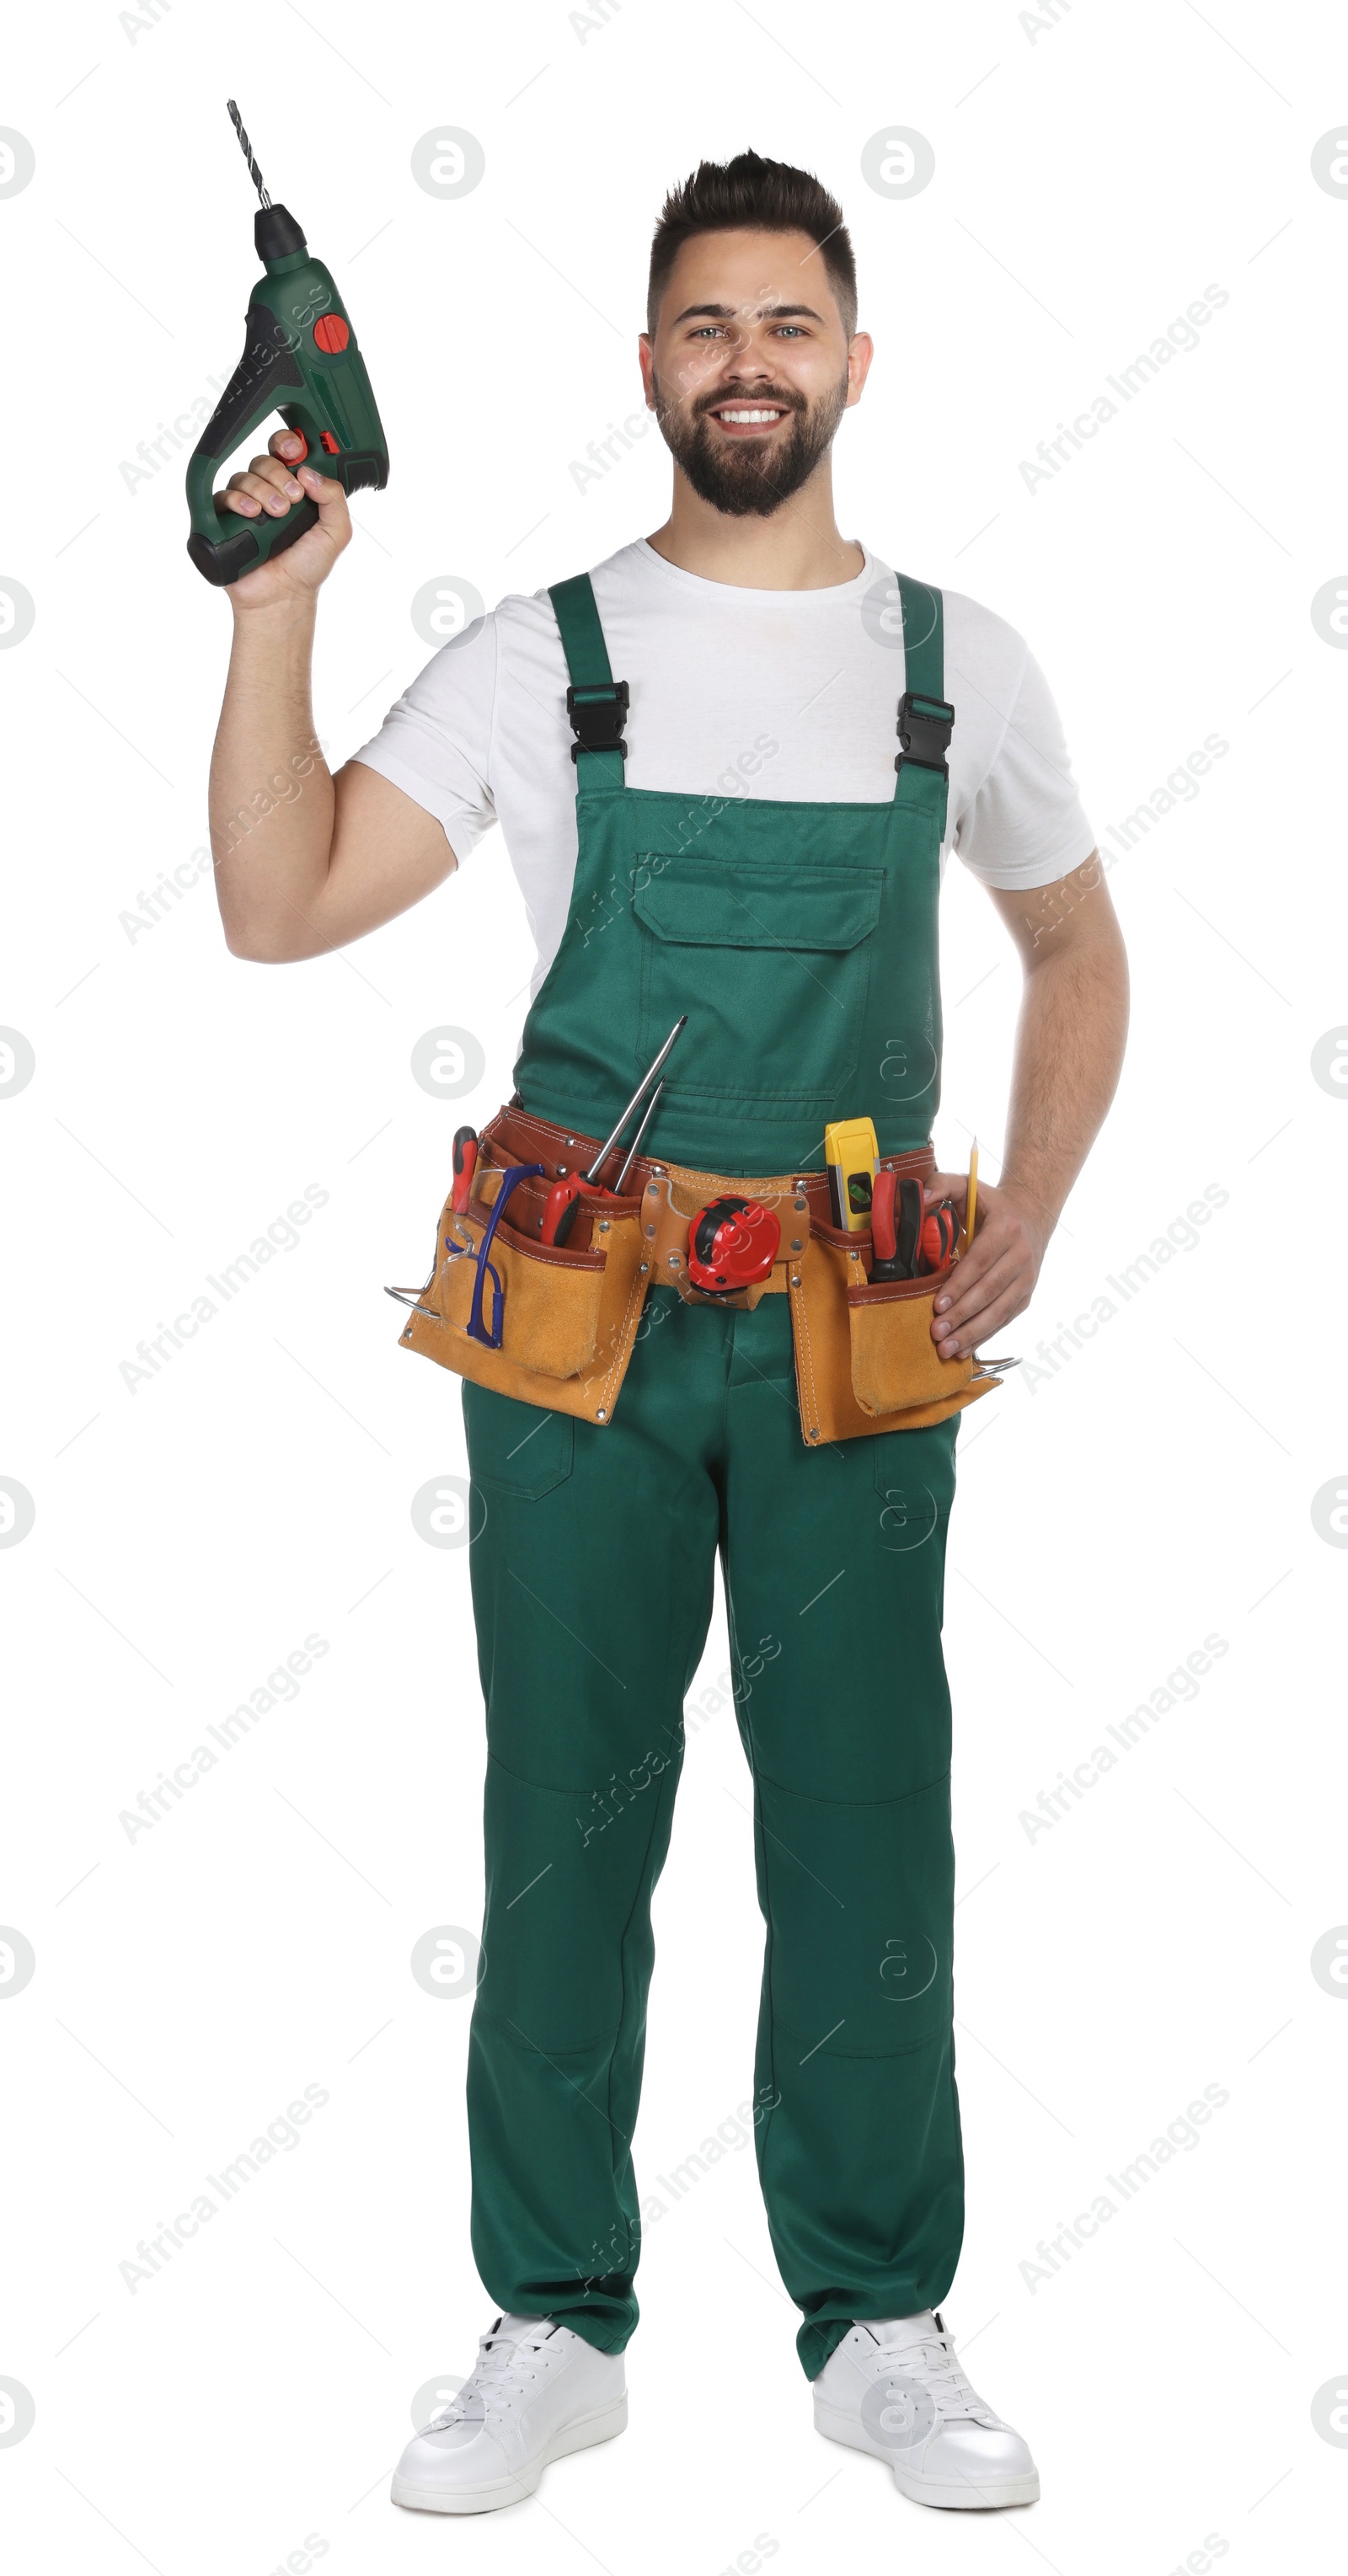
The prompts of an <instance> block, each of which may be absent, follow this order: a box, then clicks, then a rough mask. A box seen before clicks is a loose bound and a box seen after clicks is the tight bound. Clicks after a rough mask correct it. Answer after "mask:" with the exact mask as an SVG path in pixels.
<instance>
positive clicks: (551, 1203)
mask: <svg viewBox="0 0 1348 2576" xmlns="http://www.w3.org/2000/svg"><path fill="white" fill-rule="evenodd" d="M687 1024H688V1014H687V1012H686V1011H684V1012H682V1013H681V1014H680V1016H679V1018H678V1019H677V1020H676V1021H675V1023H674V1026H673V1028H672V1029H671V1030H670V1032H669V1035H668V1037H667V1038H666V1040H665V1043H664V1045H663V1046H662V1047H661V1049H660V1052H659V1054H658V1055H657V1056H655V1057H654V1058H653V1059H652V1061H651V1063H650V1064H648V1065H647V1067H646V1070H645V1072H644V1073H643V1075H642V1077H641V1080H640V1082H639V1083H638V1084H637V1087H636V1090H635V1091H634V1092H633V1094H632V1097H631V1099H630V1100H629V1101H628V1104H627V1107H626V1108H625V1109H624V1111H623V1114H622V1116H621V1118H620V1119H619V1120H618V1123H617V1126H616V1127H615V1128H614V1129H613V1132H612V1134H611V1135H610V1136H608V1137H606V1138H605V1141H604V1143H603V1144H602V1145H601V1146H600V1148H599V1151H598V1153H597V1154H596V1155H595V1158H594V1161H593V1162H592V1163H591V1165H590V1168H589V1170H588V1171H587V1172H564V1173H563V1174H562V1177H561V1179H560V1180H559V1181H554V1182H553V1185H552V1187H551V1189H550V1190H549V1192H548V1197H547V1205H546V1206H545V1208H544V1210H543V1241H544V1242H545V1243H565V1242H566V1239H567V1237H568V1235H569V1234H570V1232H571V1229H572V1227H573V1225H574V1224H575V1222H576V1209H577V1207H578V1205H579V1203H580V1195H581V1192H582V1190H589V1191H591V1192H597V1193H598V1195H599V1196H600V1197H601V1198H606V1199H607V1198H614V1197H616V1196H617V1191H616V1190H606V1189H604V1188H602V1186H601V1184H600V1180H599V1175H600V1173H601V1172H602V1170H603V1168H604V1165H605V1163H606V1162H607V1161H608V1158H609V1156H610V1154H611V1153H612V1151H613V1148H614V1146H615V1145H616V1144H617V1142H618V1138H619V1137H620V1136H621V1134H622V1132H623V1129H624V1127H625V1126H626V1125H627V1121H628V1119H629V1118H630V1117H631V1115H632V1112H633V1110H634V1109H636V1108H638V1107H639V1106H640V1104H641V1102H642V1101H643V1100H645V1099H646V1094H647V1092H648V1091H649V1090H650V1087H651V1084H652V1083H653V1082H654V1083H655V1085H656V1088H655V1092H654V1094H653V1096H652V1097H651V1099H650V1100H649V1101H647V1102H646V1110H645V1115H644V1116H643V1118H642V1121H641V1124H640V1126H639V1127H638V1129H637V1132H636V1135H635V1136H634V1138H633V1140H632V1146H631V1151H630V1152H629V1153H628V1156H627V1159H626V1161H625V1162H624V1164H623V1167H622V1170H621V1172H620V1173H619V1175H618V1183H619V1186H620V1187H621V1184H622V1183H623V1182H624V1181H625V1180H626V1178H627V1175H628V1172H629V1171H630V1169H631V1166H632V1160H633V1157H634V1155H635V1153H636V1150H637V1147H638V1145H639V1144H640V1143H641V1139H642V1137H643V1136H644V1135H645V1133H646V1129H647V1127H648V1126H649V1124H650V1119H651V1112H652V1111H653V1109H654V1107H655V1103H656V1100H657V1099H658V1098H659V1096H660V1093H661V1092H662V1091H663V1089H664V1084H663V1082H659V1081H657V1080H656V1077H657V1075H658V1074H659V1073H660V1070H661V1067H662V1066H663V1064H664V1063H665V1060H666V1058H667V1056H668V1055H669V1052H670V1049H671V1048H672V1046H673V1045H674V1042H675V1040H676V1038H678V1036H679V1035H680V1033H681V1032H682V1030H683V1029H685V1028H686V1027H687Z"/></svg>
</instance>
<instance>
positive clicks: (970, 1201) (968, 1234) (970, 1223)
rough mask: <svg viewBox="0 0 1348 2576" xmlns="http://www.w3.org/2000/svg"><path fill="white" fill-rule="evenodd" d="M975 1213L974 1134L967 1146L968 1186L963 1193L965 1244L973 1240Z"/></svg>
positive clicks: (975, 1163) (976, 1204)
mask: <svg viewBox="0 0 1348 2576" xmlns="http://www.w3.org/2000/svg"><path fill="white" fill-rule="evenodd" d="M977 1213H978V1138H977V1137H976V1136H975V1138H974V1141H973V1143H972V1145H971V1146H970V1148H969V1187H968V1190H967V1191H966V1193H965V1199H964V1240H965V1243H966V1244H970V1243H972V1242H973V1239H974V1219H975V1217H976V1215H977Z"/></svg>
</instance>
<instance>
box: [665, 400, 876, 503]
mask: <svg viewBox="0 0 1348 2576" xmlns="http://www.w3.org/2000/svg"><path fill="white" fill-rule="evenodd" d="M652 390H653V392H654V396H655V417H656V419H657V421H658V422H659V425H660V432H661V435H662V437H663V439H664V442H665V445H666V447H667V448H668V449H669V452H670V454H671V456H672V457H673V459H674V462H675V464H676V465H678V466H680V467H681V468H682V470H683V472H684V473H685V474H686V475H687V477H688V480H689V482H690V483H691V484H692V487H693V490H694V491H695V492H696V493H697V495H698V497H699V499H700V500H703V501H709V502H710V503H711V506H712V508H713V509H714V510H722V511H724V512H725V514H726V516H727V518H731V519H744V518H748V517H750V516H751V515H752V516H753V517H755V518H759V519H770V518H771V517H772V514H773V511H774V510H779V509H780V508H781V506H782V503H783V501H789V500H790V498H791V495H792V493H793V492H798V491H799V490H800V487H801V485H802V483H807V482H808V481H809V478H810V476H811V475H812V474H813V472H814V469H815V467H816V465H817V464H818V462H819V459H820V457H821V456H823V455H824V454H825V452H826V451H827V449H828V448H829V447H830V446H831V445H832V443H833V436H834V432H835V431H836V429H837V426H838V423H839V421H840V420H841V418H842V416H843V412H844V410H845V408H846V404H847V378H846V376H844V377H843V379H842V382H841V383H840V384H839V385H838V386H837V387H836V388H835V390H834V391H833V393H831V394H826V395H824V396H823V397H822V399H821V400H820V401H819V402H817V403H816V404H815V406H814V408H813V410H810V409H809V408H808V407H807V406H806V405H805V404H804V403H802V401H801V398H800V396H799V395H793V394H786V393H772V394H761V393H754V394H745V395H742V396H741V397H740V399H741V401H742V402H743V403H744V404H745V406H746V408H747V407H748V406H749V405H751V404H757V403H766V402H772V403H774V404H781V405H783V406H784V407H785V408H786V409H787V410H789V411H790V412H791V413H792V414H793V419H792V423H791V429H790V433H789V435H788V436H787V437H786V438H785V439H783V440H782V442H781V444H780V446H777V447H770V446H769V444H768V442H767V440H766V439H762V440H760V439H746V440H744V441H742V442H741V441H740V440H736V441H735V442H734V443H733V444H732V443H731V441H730V440H729V439H725V438H722V439H720V440H719V441H718V440H717V434H716V432H715V431H714V430H713V428H712V426H711V422H710V420H709V419H708V417H707V414H708V412H709V411H710V410H711V407H712V404H713V403H723V402H726V401H732V400H733V399H734V397H733V395H727V394H724V393H720V394H716V395H713V396H712V397H711V398H710V399H709V401H708V402H707V404H706V406H705V408H704V409H703V410H702V411H701V412H700V413H698V414H697V415H696V416H695V417H694V419H693V420H692V421H691V423H690V422H689V420H688V418H687V416H686V414H684V413H682V412H680V411H677V410H676V409H675V408H674V406H673V405H672V404H671V403H669V402H668V401H667V400H666V398H665V396H664V394H663V393H662V392H661V389H660V385H659V381H658V379H657V380H655V381H654V383H653V386H652ZM774 436H775V433H774Z"/></svg>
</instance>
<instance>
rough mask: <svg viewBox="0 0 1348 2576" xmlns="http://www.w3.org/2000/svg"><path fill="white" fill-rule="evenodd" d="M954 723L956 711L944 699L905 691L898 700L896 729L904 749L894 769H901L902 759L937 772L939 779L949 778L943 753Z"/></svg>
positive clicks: (920, 767)
mask: <svg viewBox="0 0 1348 2576" xmlns="http://www.w3.org/2000/svg"><path fill="white" fill-rule="evenodd" d="M954 722H955V710H954V708H953V707H952V706H949V705H948V704H947V702H946V700H945V699H944V698H924V697H923V696H921V695H920V693H918V692H915V691H914V690H912V689H905V690H904V693H903V696H902V697H901V698H900V700H899V721H898V725H897V727H896V731H897V733H898V737H899V740H900V742H901V743H902V745H903V749H902V750H901V752H900V753H899V755H898V758H897V759H896V760H895V763H894V766H895V768H896V769H902V767H903V764H904V762H905V760H912V761H916V763H917V766H918V768H919V769H936V770H939V771H940V773H941V775H942V777H946V778H948V777H949V775H950V772H949V768H948V765H947V762H946V753H947V752H948V751H949V749H950V736H951V732H952V729H953V727H954Z"/></svg>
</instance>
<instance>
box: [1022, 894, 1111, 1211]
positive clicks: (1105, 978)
mask: <svg viewBox="0 0 1348 2576" xmlns="http://www.w3.org/2000/svg"><path fill="white" fill-rule="evenodd" d="M1127 1029H1128V966H1127V959H1126V957H1125V954H1124V948H1123V941H1122V938H1121V937H1120V935H1119V932H1118V927H1117V924H1116V923H1115V922H1114V921H1113V919H1112V917H1111V918H1110V919H1109V920H1108V921H1107V922H1104V923H1102V924H1101V925H1100V928H1099V931H1098V933H1097V935H1096V936H1095V937H1094V938H1093V939H1091V940H1090V941H1089V942H1088V943H1087V944H1086V945H1085V946H1084V947H1065V948H1064V949H1063V951H1062V953H1061V954H1060V955H1055V954H1054V953H1053V950H1052V947H1051V946H1050V947H1049V949H1048V952H1047V954H1045V955H1044V956H1043V957H1042V959H1040V960H1038V961H1036V962H1035V963H1034V964H1032V965H1031V966H1030V967H1029V970H1028V972H1027V974H1026V979H1025V991H1024V996H1023V999H1022V1003H1021V1011H1020V1019H1019V1023H1018V1026H1017V1030H1016V1045H1015V1055H1014V1059H1013V1064H1012V1074H1011V1099H1010V1108H1009V1113H1008V1118H1007V1131H1006V1147H1005V1152H1004V1155H1003V1160H1002V1170H1001V1178H1000V1182H999V1187H1000V1188H1002V1189H1004V1190H1010V1191H1012V1192H1013V1193H1014V1194H1015V1195H1016V1196H1018V1197H1020V1198H1023V1199H1027V1200H1029V1201H1030V1202H1031V1204H1032V1205H1033V1206H1034V1207H1035V1208H1036V1209H1038V1210H1039V1212H1040V1213H1041V1215H1042V1217H1043V1219H1044V1220H1045V1227H1046V1231H1051V1230H1052V1228H1053V1227H1054V1226H1055V1225H1056V1224H1057V1221H1058V1218H1059V1215H1060V1214H1061V1212H1062V1208H1063V1205H1064V1202H1065V1200H1066V1198H1067V1196H1068V1193H1069V1191H1070V1190H1071V1187H1072V1184H1073V1182H1074V1181H1075V1179H1076V1177H1077V1174H1078V1172H1079V1171H1080V1170H1081V1167H1082V1164H1083V1163H1084V1162H1085V1160H1086V1156H1087V1154H1088V1153H1089V1151H1090V1148H1091V1145H1092V1142H1093V1141H1094V1138H1095V1136H1096V1135H1097V1133H1098V1131H1099V1129H1100V1127H1101V1125H1102V1124H1103V1121H1104V1118H1105V1113H1106V1111H1107V1110H1108V1108H1109V1104H1110V1102H1111V1100H1112V1099H1113V1097H1114V1092H1115V1089H1116V1087H1117V1084H1118V1079H1119V1069H1120V1066H1121V1065H1122V1062H1123V1051H1124V1043H1125V1039H1126V1036H1127Z"/></svg>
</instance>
